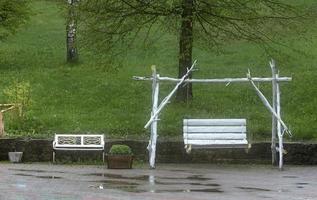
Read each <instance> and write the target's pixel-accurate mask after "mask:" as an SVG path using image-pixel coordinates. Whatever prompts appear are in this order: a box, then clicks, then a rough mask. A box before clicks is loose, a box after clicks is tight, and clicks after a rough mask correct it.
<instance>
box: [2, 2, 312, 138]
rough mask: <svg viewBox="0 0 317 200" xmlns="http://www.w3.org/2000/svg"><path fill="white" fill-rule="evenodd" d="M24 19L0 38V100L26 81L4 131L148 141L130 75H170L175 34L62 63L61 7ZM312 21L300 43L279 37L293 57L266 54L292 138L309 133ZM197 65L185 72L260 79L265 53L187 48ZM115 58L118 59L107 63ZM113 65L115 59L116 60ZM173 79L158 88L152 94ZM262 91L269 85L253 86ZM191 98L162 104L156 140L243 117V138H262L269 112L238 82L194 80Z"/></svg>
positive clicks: (235, 46) (141, 85)
mask: <svg viewBox="0 0 317 200" xmlns="http://www.w3.org/2000/svg"><path fill="white" fill-rule="evenodd" d="M32 8H33V13H34V14H33V16H32V17H31V20H30V21H29V22H28V24H27V25H25V26H24V27H22V28H21V30H20V31H19V32H18V33H17V34H16V35H15V36H12V37H10V38H9V39H8V40H7V41H6V42H2V43H0V76H1V79H0V100H1V103H6V102H7V99H6V96H5V95H4V93H3V90H4V89H5V88H6V87H8V86H10V85H12V84H13V82H14V81H15V80H18V81H22V80H23V81H29V82H30V84H31V99H32V104H31V106H30V107H29V108H28V112H27V116H28V120H27V121H25V122H23V124H22V125H21V124H18V122H17V121H16V120H14V118H13V116H12V114H10V113H7V114H5V119H6V121H5V122H6V130H7V132H8V135H10V136H14V135H24V136H32V137H48V136H52V135H53V134H54V133H87V132H89V133H105V134H106V136H107V137H111V138H143V139H148V135H149V130H145V129H143V126H144V124H145V123H146V121H147V120H148V119H149V116H150V110H151V83H150V82H138V81H134V80H132V76H134V75H140V76H150V75H151V68H150V66H151V65H153V64H154V65H156V66H157V69H158V71H159V73H160V74H161V75H162V76H172V77H175V76H176V75H177V66H178V63H177V61H178V59H177V51H178V46H177V40H176V38H174V37H172V36H164V37H162V38H161V39H160V40H159V41H157V42H156V43H155V44H154V45H153V46H151V47H147V48H144V47H143V48H141V47H140V48H138V49H137V50H136V49H134V50H131V51H129V52H128V54H127V55H125V56H122V58H120V59H119V60H120V62H118V61H115V62H109V61H108V60H106V59H104V57H105V56H104V55H97V54H94V53H93V52H90V51H88V50H87V49H85V48H81V49H80V62H79V63H78V64H73V65H70V64H66V62H65V57H66V56H65V51H66V49H65V36H66V33H65V20H64V18H63V16H64V14H63V10H62V9H61V8H60V7H59V6H58V5H57V4H56V3H53V2H49V1H34V3H33V4H32ZM316 27H317V26H316V25H315V24H311V29H310V30H309V31H308V33H307V35H306V36H308V38H310V40H309V41H306V40H304V39H298V38H297V37H296V36H293V35H290V36H289V38H285V39H284V40H285V42H287V43H288V44H290V45H292V46H293V47H294V48H297V49H300V50H301V51H303V52H306V53H307V55H306V56H304V55H301V54H299V53H296V52H294V51H291V50H289V49H287V48H282V47H278V48H279V50H280V51H281V52H283V53H285V54H286V55H287V56H280V55H273V56H274V58H275V59H276V60H277V66H278V68H279V69H280V72H281V76H292V77H293V81H292V82H290V83H283V84H282V85H281V90H282V97H281V98H282V115H283V119H284V121H285V122H286V123H287V124H288V125H289V127H290V128H291V130H292V132H293V134H294V137H293V138H290V139H289V140H315V139H316V138H317V113H316V111H317V79H316V75H317V67H316V63H317V62H316V61H317V59H316V58H317V57H316V55H317V38H316V34H315V28H316ZM194 58H195V59H197V60H198V68H199V71H197V72H195V73H194V77H195V78H221V77H245V76H246V72H247V70H248V68H249V69H250V70H251V72H252V74H253V76H270V75H271V74H270V68H269V65H268V62H269V59H270V57H269V56H266V54H264V53H263V50H261V49H260V48H258V47H256V46H255V45H252V44H249V43H242V42H239V43H238V42H237V43H232V44H227V46H225V47H224V53H215V52H213V51H207V50H202V49H199V48H195V49H194ZM117 60H118V59H117ZM118 63H119V64H118ZM172 88H173V84H169V83H166V84H162V87H161V89H162V90H161V98H163V97H164V96H165V95H167V94H168V93H169V91H170V90H171V89H172ZM260 88H261V90H263V92H264V93H265V94H266V96H268V97H270V96H271V85H270V84H268V83H262V84H260ZM194 95H195V97H194V100H193V101H192V102H191V103H189V104H177V103H173V102H172V103H171V104H170V105H168V106H167V107H166V109H164V111H163V113H162V115H161V116H160V118H161V121H160V122H159V135H160V137H162V138H167V137H170V138H180V137H182V119H183V118H184V117H191V118H247V120H248V132H249V134H250V137H251V139H252V140H254V141H255V140H267V139H269V138H270V131H271V115H270V113H269V112H268V111H267V110H266V108H265V107H264V106H263V105H262V103H261V101H260V99H259V98H258V96H257V95H256V94H255V91H254V90H253V88H252V87H251V86H250V84H248V83H245V84H244V83H243V84H230V85H229V86H227V87H226V86H225V84H214V85H211V84H208V85H207V84H196V85H194Z"/></svg>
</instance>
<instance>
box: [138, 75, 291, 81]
mask: <svg viewBox="0 0 317 200" xmlns="http://www.w3.org/2000/svg"><path fill="white" fill-rule="evenodd" d="M133 79H134V80H137V81H152V78H150V77H143V76H133ZM252 79H253V81H254V82H272V80H273V78H265V77H264V78H261V77H253V78H252ZM180 80H181V79H178V78H170V77H160V79H159V81H168V82H179V81H180ZM277 81H278V82H288V81H292V78H291V77H280V78H278V79H277ZM184 82H185V83H243V82H245V83H247V82H249V80H248V78H221V79H186V80H184Z"/></svg>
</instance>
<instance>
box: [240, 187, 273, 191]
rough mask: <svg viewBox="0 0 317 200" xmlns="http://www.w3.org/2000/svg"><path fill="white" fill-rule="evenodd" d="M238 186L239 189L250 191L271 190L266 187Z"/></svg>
mask: <svg viewBox="0 0 317 200" xmlns="http://www.w3.org/2000/svg"><path fill="white" fill-rule="evenodd" d="M236 188H239V189H242V190H248V191H250V192H253V191H257V192H259V191H263V192H269V191H271V190H269V189H264V188H256V187H236Z"/></svg>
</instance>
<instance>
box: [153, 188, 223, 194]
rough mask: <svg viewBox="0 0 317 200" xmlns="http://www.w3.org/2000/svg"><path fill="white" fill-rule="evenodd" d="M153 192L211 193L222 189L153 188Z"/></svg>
mask: <svg viewBox="0 0 317 200" xmlns="http://www.w3.org/2000/svg"><path fill="white" fill-rule="evenodd" d="M153 192H154V193H165V192H167V193H173V192H211V193H222V192H223V191H222V190H220V189H209V188H207V189H187V190H186V189H185V190H183V189H177V190H154V191H153Z"/></svg>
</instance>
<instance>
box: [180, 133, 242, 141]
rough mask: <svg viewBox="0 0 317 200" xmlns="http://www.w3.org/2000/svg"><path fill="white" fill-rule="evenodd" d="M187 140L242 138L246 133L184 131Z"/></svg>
mask: <svg viewBox="0 0 317 200" xmlns="http://www.w3.org/2000/svg"><path fill="white" fill-rule="evenodd" d="M184 138H185V139H187V140H195V139H196V140H244V139H247V136H246V133H195V134H193V133H184Z"/></svg>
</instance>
